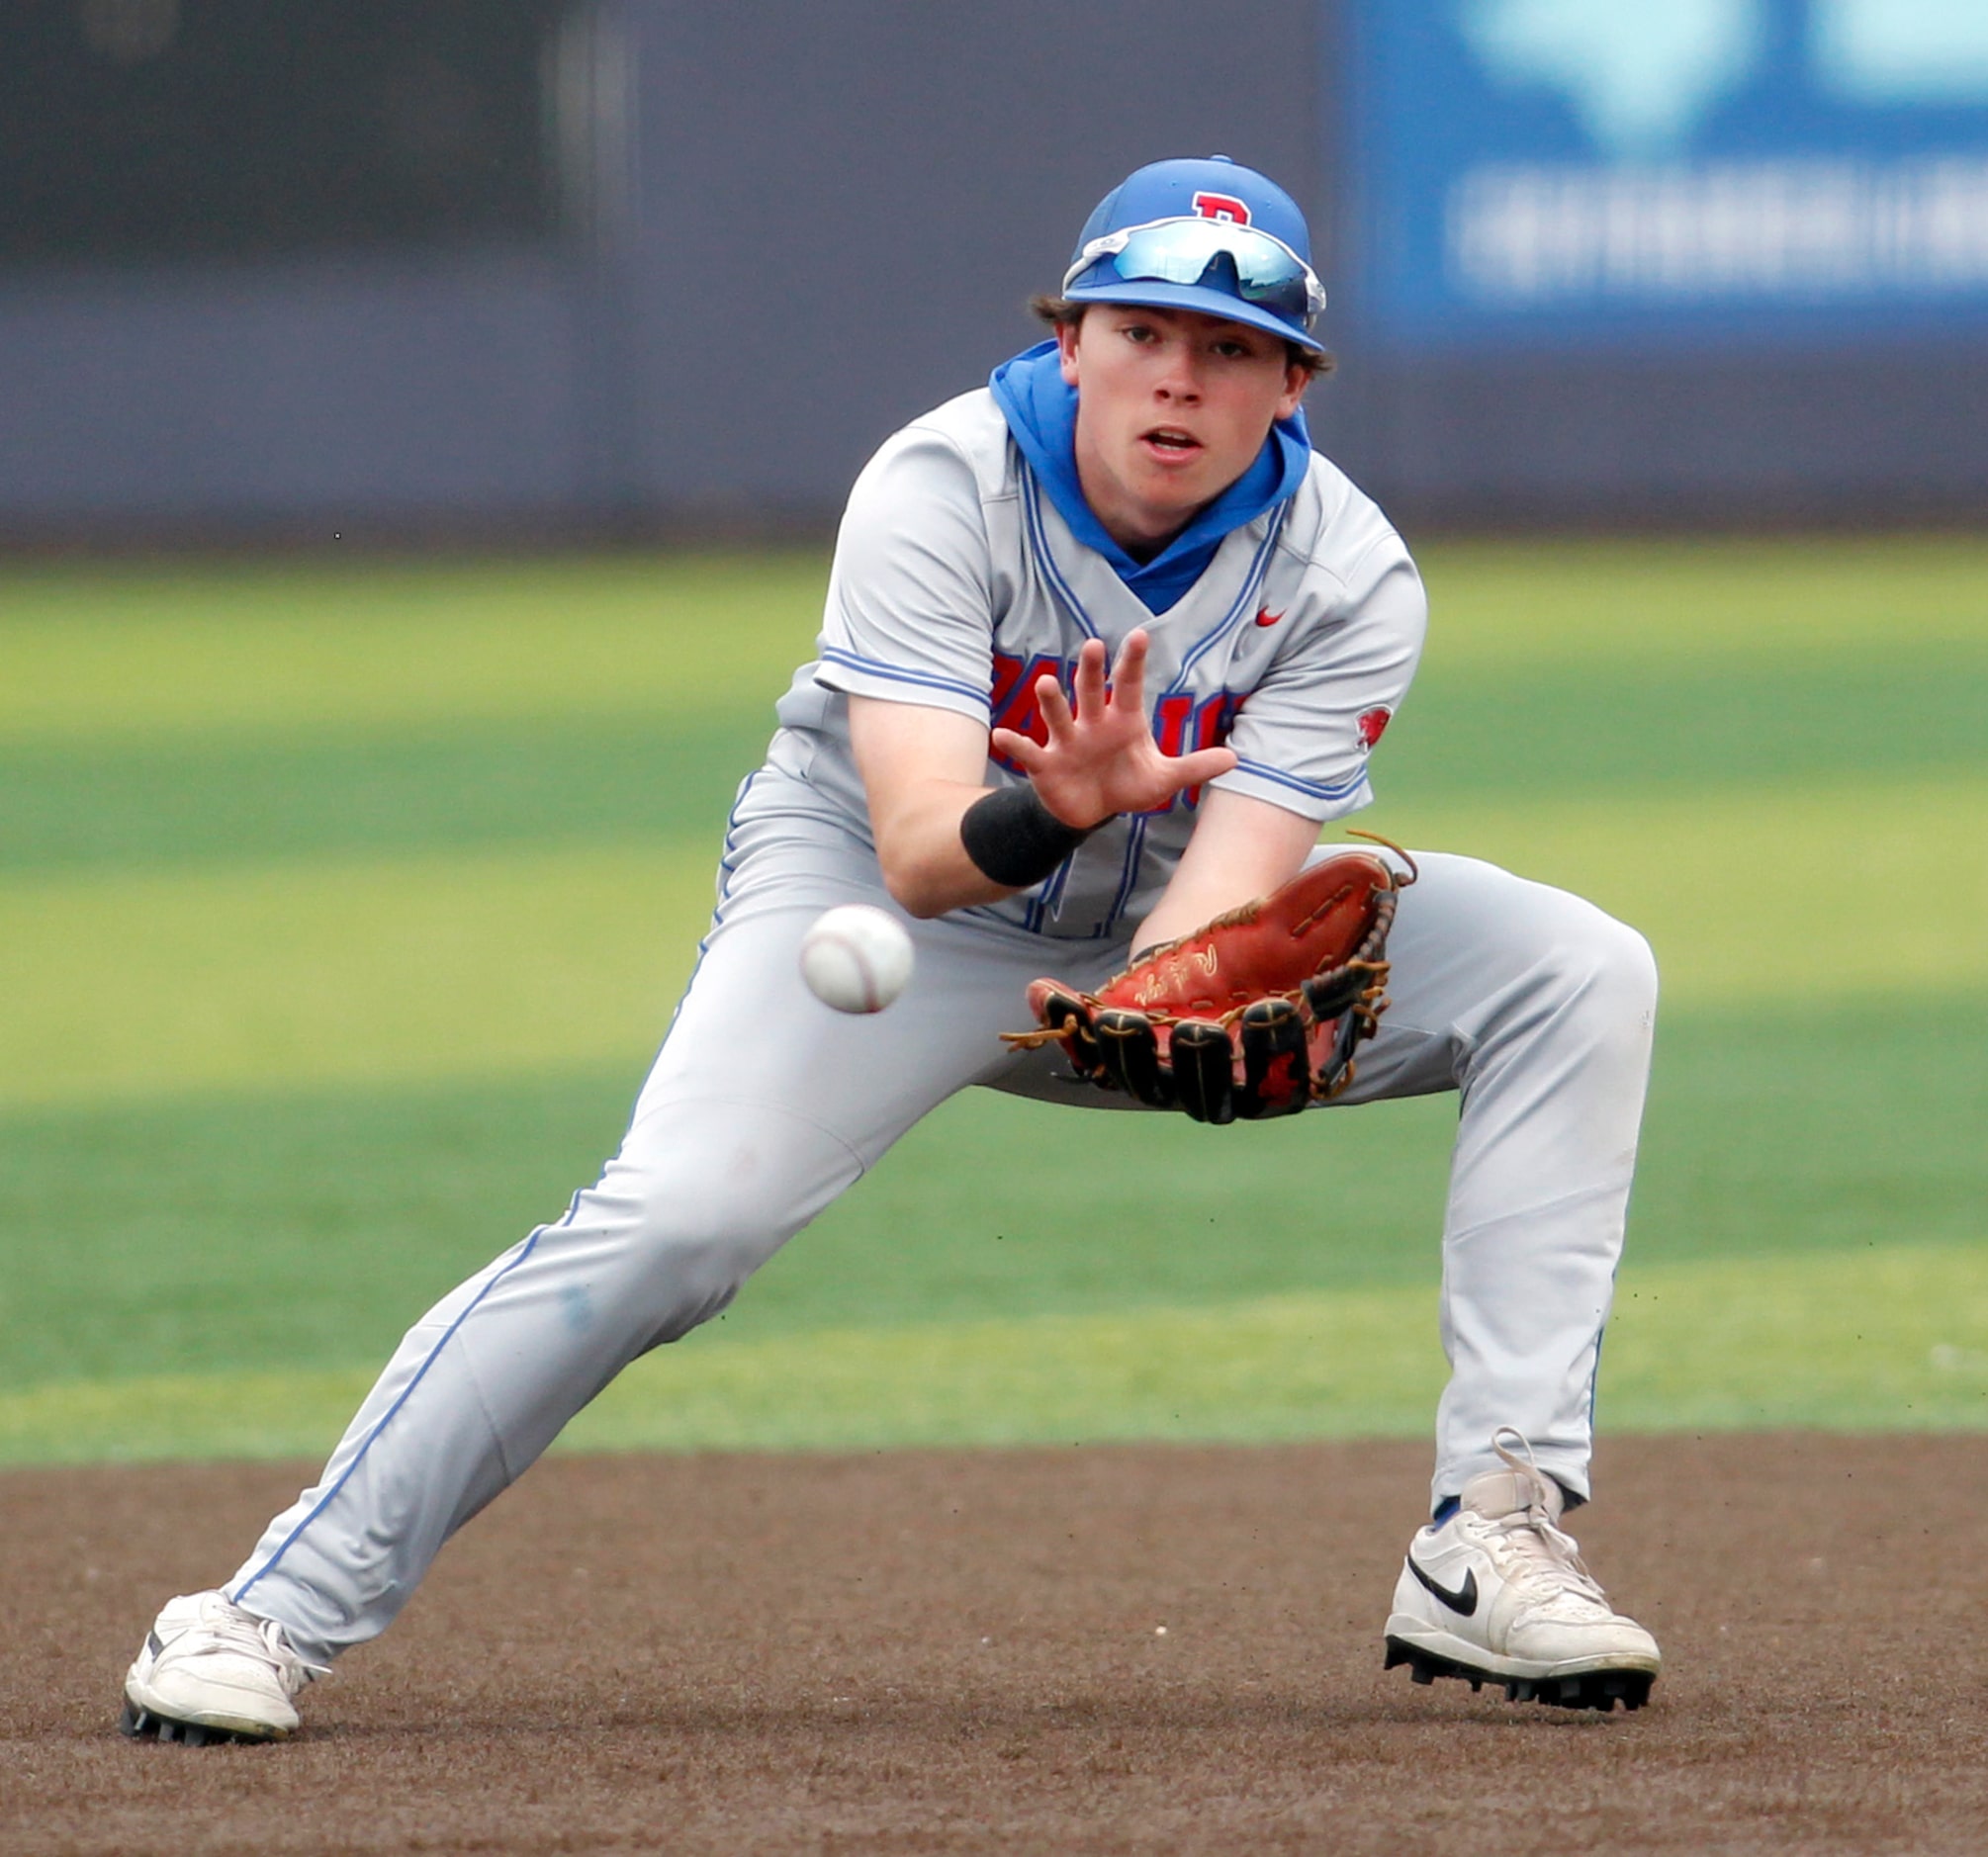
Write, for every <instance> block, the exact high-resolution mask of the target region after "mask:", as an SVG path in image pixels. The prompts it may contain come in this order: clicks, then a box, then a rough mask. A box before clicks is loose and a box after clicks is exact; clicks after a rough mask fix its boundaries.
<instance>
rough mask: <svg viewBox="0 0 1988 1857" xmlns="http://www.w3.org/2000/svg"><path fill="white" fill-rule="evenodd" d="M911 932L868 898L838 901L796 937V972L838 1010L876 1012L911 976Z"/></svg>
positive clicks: (899, 991)
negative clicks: (798, 939) (798, 958)
mask: <svg viewBox="0 0 1988 1857" xmlns="http://www.w3.org/2000/svg"><path fill="white" fill-rule="evenodd" d="M911 965H912V952H911V936H910V935H908V934H907V933H906V932H905V929H904V925H903V924H902V923H901V922H899V921H898V920H897V918H896V917H895V916H892V915H890V914H889V913H888V912H887V911H885V910H880V909H878V908H876V907H875V906H874V905H873V904H869V903H844V904H842V905H840V906H839V907H837V908H835V909H832V910H829V911H827V912H826V913H824V914H823V915H822V916H821V917H819V918H818V919H817V920H816V922H815V925H814V927H813V928H812V929H809V930H808V931H807V933H806V935H805V936H803V937H802V940H801V978H802V979H803V980H805V981H806V982H807V983H808V991H809V992H810V993H812V994H813V995H814V996H815V998H816V999H818V1000H820V1001H821V1002H822V1003H823V1004H824V1005H826V1006H832V1007H834V1008H835V1010H836V1011H837V1012H838V1013H880V1012H882V1011H883V1009H884V1008H885V1007H886V1006H888V1005H889V1004H890V1003H891V1001H893V1000H894V999H896V998H897V996H898V995H899V994H900V993H902V992H903V991H904V983H905V982H906V981H908V980H909V979H910V978H911Z"/></svg>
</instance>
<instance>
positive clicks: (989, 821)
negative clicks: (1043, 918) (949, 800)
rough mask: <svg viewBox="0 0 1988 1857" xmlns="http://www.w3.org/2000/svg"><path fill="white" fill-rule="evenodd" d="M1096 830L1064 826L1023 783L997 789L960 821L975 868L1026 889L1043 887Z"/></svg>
mask: <svg viewBox="0 0 1988 1857" xmlns="http://www.w3.org/2000/svg"><path fill="white" fill-rule="evenodd" d="M1100 823H1101V824H1102V823H1103V822H1102V821H1101V822H1100ZM1097 829H1098V828H1097V827H1096V826H1088V827H1085V828H1084V829H1082V830H1081V831H1080V830H1079V829H1078V828H1077V827H1075V826H1066V825H1064V824H1063V822H1062V821H1061V820H1060V819H1058V818H1057V817H1056V815H1055V814H1054V813H1052V812H1051V811H1050V810H1049V809H1048V808H1047V807H1046V806H1044V805H1043V804H1042V802H1041V800H1040V798H1039V796H1038V795H1037V792H1036V789H1035V788H1034V787H1032V786H1028V785H1026V784H1025V785H1022V786H1012V787H996V788H995V789H994V791H993V792H992V793H987V794H983V795H982V796H981V797H980V798H979V799H977V800H975V801H974V802H973V804H972V805H971V806H969V807H967V809H966V811H965V812H964V813H962V814H961V815H960V819H959V842H960V843H961V844H963V845H964V846H965V847H966V855H967V856H968V857H970V858H971V859H972V860H973V862H974V865H975V867H976V868H977V869H979V870H980V871H982V872H983V873H984V874H985V875H987V876H989V877H992V878H993V879H994V881H995V882H996V883H1003V884H1006V885H1007V886H1008V887H1009V888H1010V889H1012V890H1026V889H1027V888H1028V887H1029V886H1030V885H1031V884H1035V883H1040V882H1041V881H1042V879H1043V878H1044V877H1046V876H1047V875H1048V874H1049V873H1050V871H1052V870H1054V869H1055V868H1056V866H1057V865H1058V864H1060V863H1061V862H1062V861H1063V859H1064V858H1066V857H1068V856H1069V854H1070V853H1071V852H1072V851H1074V850H1075V849H1076V848H1077V846H1078V845H1080V844H1082V843H1083V841H1084V840H1086V839H1088V838H1089V837H1090V836H1091V834H1092V833H1093V832H1095V831H1097Z"/></svg>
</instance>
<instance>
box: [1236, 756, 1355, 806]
mask: <svg viewBox="0 0 1988 1857" xmlns="http://www.w3.org/2000/svg"><path fill="white" fill-rule="evenodd" d="M1235 771H1236V772H1237V773H1246V774H1254V775H1255V776H1256V778H1257V779H1259V780H1274V781H1276V782H1277V784H1278V785H1279V786H1286V787H1290V788H1292V789H1293V791H1295V792H1298V793H1303V794H1306V795H1308V796H1309V797H1310V798H1311V799H1314V800H1348V799H1351V798H1352V797H1353V795H1354V794H1356V793H1357V792H1359V790H1360V789H1361V787H1363V786H1364V785H1365V784H1366V782H1367V770H1366V768H1365V767H1364V766H1363V767H1362V768H1361V769H1360V771H1359V772H1358V773H1357V774H1356V775H1354V777H1353V778H1352V779H1351V780H1348V781H1346V782H1345V783H1344V784H1343V785H1340V786H1336V787H1328V786H1321V785H1320V784H1319V783H1318V782H1317V781H1316V780H1301V779H1300V778H1299V777H1298V776H1297V775H1296V774H1289V773H1285V772H1284V771H1283V770H1282V769H1280V768H1277V767H1266V766H1265V765H1264V764H1263V762H1261V761H1260V760H1244V759H1243V758H1242V756H1241V755H1239V754H1238V755H1237V756H1236V757H1235Z"/></svg>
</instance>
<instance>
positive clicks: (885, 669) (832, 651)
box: [821, 645, 987, 709]
mask: <svg viewBox="0 0 1988 1857" xmlns="http://www.w3.org/2000/svg"><path fill="white" fill-rule="evenodd" d="M821 655H822V657H823V658H824V659H826V660H827V661H828V662H829V663H832V664H841V665H843V666H844V668H846V669H849V670H860V671H862V672H864V673H865V674H866V675H868V676H872V677H889V678H892V679H894V680H895V681H897V682H899V683H913V684H918V685H920V686H922V687H923V688H925V689H928V690H952V691H954V692H956V693H957V694H958V695H960V696H966V697H970V698H972V700H973V701H974V702H976V703H978V704H979V705H980V706H981V707H982V708H983V709H984V708H986V707H987V692H986V691H985V690H984V689H980V688H977V687H976V686H975V685H973V684H971V683H962V682H961V681H960V680H959V679H958V678H957V677H942V676H941V675H940V674H939V673H938V672H937V671H933V670H906V669H904V668H902V667H901V666H899V665H897V664H885V663H878V662H877V661H876V660H875V659H873V658H858V656H857V655H856V653H854V652H851V651H845V650H844V649H843V648H842V647H841V646H840V645H824V646H823V647H822V651H821Z"/></svg>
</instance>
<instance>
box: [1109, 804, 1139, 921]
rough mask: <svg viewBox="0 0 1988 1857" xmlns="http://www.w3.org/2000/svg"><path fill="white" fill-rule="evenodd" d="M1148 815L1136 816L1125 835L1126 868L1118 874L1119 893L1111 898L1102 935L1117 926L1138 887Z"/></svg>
mask: <svg viewBox="0 0 1988 1857" xmlns="http://www.w3.org/2000/svg"><path fill="white" fill-rule="evenodd" d="M1148 819H1149V815H1148V814H1145V813H1140V814H1138V815H1137V816H1136V817H1135V818H1134V819H1133V820H1132V829H1131V830H1130V832H1129V833H1127V834H1126V867H1125V869H1124V870H1122V871H1121V872H1120V873H1119V893H1118V895H1116V896H1115V897H1113V898H1112V907H1111V909H1110V910H1109V911H1108V912H1107V914H1106V916H1105V921H1104V927H1103V928H1102V929H1101V930H1100V932H1101V933H1103V934H1110V933H1111V931H1112V930H1113V929H1115V928H1116V927H1117V926H1118V921H1119V918H1120V917H1121V916H1123V915H1124V914H1125V913H1126V905H1127V904H1128V903H1130V901H1131V899H1132V892H1133V891H1134V890H1135V889H1136V888H1137V887H1138V871H1139V859H1140V858H1141V857H1142V856H1143V855H1144V853H1145V844H1146V825H1147V822H1148Z"/></svg>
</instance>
